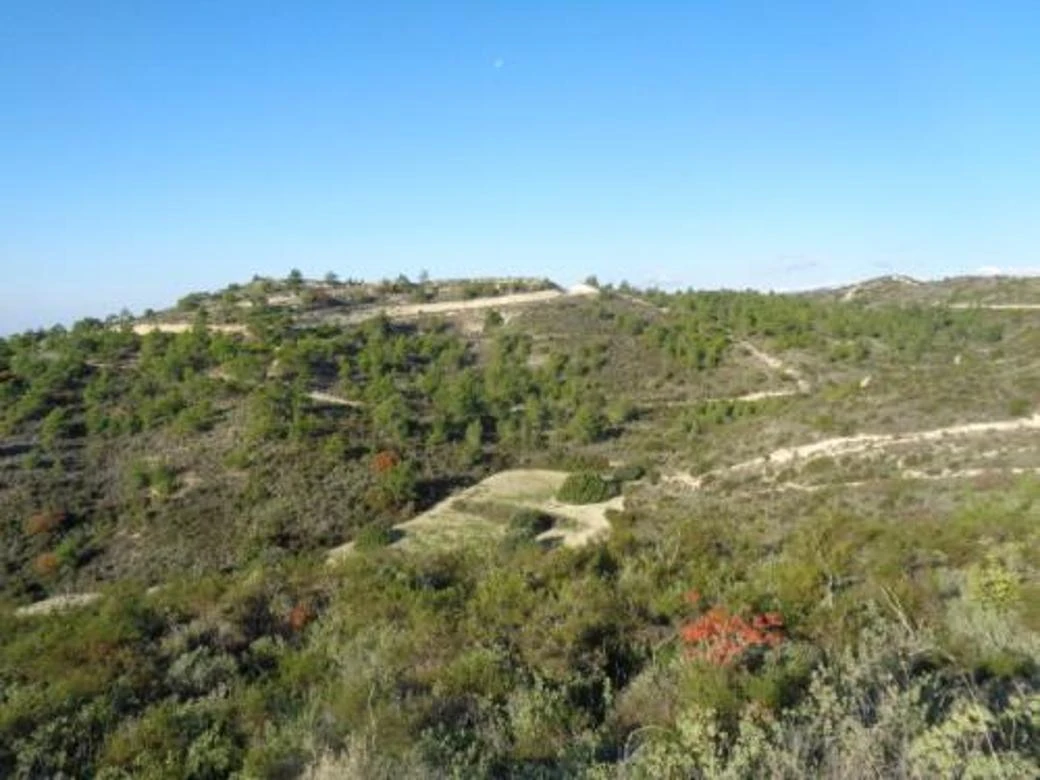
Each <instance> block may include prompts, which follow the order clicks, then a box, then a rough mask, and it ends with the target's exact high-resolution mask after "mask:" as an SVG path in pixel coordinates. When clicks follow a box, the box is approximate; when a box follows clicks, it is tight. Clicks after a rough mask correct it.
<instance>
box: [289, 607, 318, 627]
mask: <svg viewBox="0 0 1040 780" xmlns="http://www.w3.org/2000/svg"><path fill="white" fill-rule="evenodd" d="M314 618H315V614H314V610H313V609H311V607H310V605H309V604H305V603H303V602H300V603H298V604H297V605H296V606H294V607H293V608H292V609H291V610H290V611H289V628H291V629H292V630H293V631H302V630H303V629H304V628H306V627H307V624H308V623H310V622H311V621H312V620H314Z"/></svg>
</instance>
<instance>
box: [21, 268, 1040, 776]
mask: <svg viewBox="0 0 1040 780" xmlns="http://www.w3.org/2000/svg"><path fill="white" fill-rule="evenodd" d="M902 286H906V285H905V284H904V285H902ZM902 286H901V287H900V289H902ZM545 289H548V287H547V285H546V284H545V283H543V282H540V281H538V280H528V281H518V282H510V281H508V280H496V281H482V282H474V283H467V282H452V283H443V282H431V281H430V280H428V279H422V280H420V281H417V282H412V281H410V280H408V279H405V278H399V279H397V280H393V281H390V280H388V281H386V282H384V283H382V284H374V285H373V284H361V283H358V282H355V281H352V280H348V281H340V280H339V279H338V278H337V277H335V276H334V275H333V276H330V277H329V278H327V279H326V280H325V281H324V282H321V283H319V282H312V281H308V280H306V279H304V278H303V277H302V274H298V273H294V274H290V276H289V277H288V278H287V279H285V280H281V281H279V280H262V279H257V280H254V281H253V282H251V283H249V284H245V285H241V286H233V287H231V288H228V289H227V290H225V291H221V292H219V293H217V294H213V295H208V294H198V295H193V296H189V297H188V298H186V299H184V300H182V301H181V303H180V304H179V305H178V309H177V310H176V311H171V312H160V313H156V314H153V315H152V316H151V318H150V319H151V320H154V321H157V322H171V323H172V322H177V321H183V320H184V319H185V318H190V319H191V323H192V324H191V326H190V327H188V328H186V329H184V330H182V331H181V332H154V333H152V332H150V333H146V334H140V333H135V332H134V330H133V325H134V324H136V323H135V322H134V321H133V319H132V318H129V317H119V318H112V319H111V320H109V321H106V322H101V321H96V320H86V321H82V322H80V323H77V324H76V325H74V326H72V327H71V328H68V329H65V328H60V327H58V328H52V329H50V330H41V331H35V332H29V333H23V334H19V335H15V336H11V337H9V338H6V339H3V340H0V518H2V521H0V523H2V525H0V534H2V539H0V541H2V544H0V776H3V777H13V778H36V777H62V776H66V777H72V776H91V777H98V778H107V779H108V780H112V779H113V778H130V777H135V778H136V777H191V778H217V777H243V778H245V777H250V778H252V777H257V778H292V777H301V778H302V777H312V778H318V777H430V776H434V777H441V776H444V777H448V776H458V777H572V776H573V777H588V778H608V777H624V778H633V777H646V778H658V777H711V778H715V777H718V778H724V777H733V778H737V777H763V776H765V777H784V778H786V777H790V778H796V777H797V778H801V777H807V776H819V777H834V778H837V777H842V778H846V777H877V776H883V777H1016V778H1017V777H1033V776H1036V775H1037V770H1038V767H1040V720H1038V716H1037V713H1038V712H1040V665H1038V664H1040V610H1038V606H1037V605H1040V576H1038V572H1040V537H1038V534H1040V531H1038V529H1040V522H1038V521H1040V481H1038V479H1037V476H1035V472H1034V470H1035V469H1036V468H1037V467H1040V451H1038V449H1037V444H1036V439H1035V436H1034V435H1032V434H1033V433H1034V432H1033V431H1032V430H1031V429H1027V428H1015V427H1013V426H1010V425H1001V426H997V427H991V428H987V429H985V430H983V431H980V432H976V433H973V434H972V435H970V436H967V435H964V436H939V435H930V436H929V437H927V438H925V439H922V440H915V439H913V438H912V437H906V436H905V434H906V433H907V432H912V431H935V430H937V429H940V428H942V427H947V426H957V425H961V426H963V425H965V424H967V423H976V422H988V421H1017V422H1018V423H1028V422H1029V421H1031V420H1032V419H1033V418H1032V417H1031V415H1033V414H1035V411H1036V410H1035V409H1034V408H1033V407H1032V406H1031V405H1030V403H1031V402H1030V401H1029V399H1035V398H1037V397H1040V395H1038V392H1040V368H1038V366H1037V364H1036V361H1035V359H1034V357H1035V354H1037V349H1040V342H1038V341H1037V329H1036V328H1035V319H1029V318H1030V317H1034V318H1035V316H1037V315H1033V314H1030V313H1029V312H1028V311H1024V312H1023V311H1003V310H985V309H978V308H971V309H959V308H950V307H947V306H943V305H932V303H931V302H930V300H929V303H928V305H919V302H918V297H920V296H925V293H923V292H915V293H914V295H915V296H917V297H913V298H907V297H906V296H903V297H899V298H898V299H893V302H889V303H886V302H885V299H884V296H883V295H882V294H881V293H878V292H877V291H872V290H867V289H865V291H864V293H863V295H862V296H859V295H853V296H849V297H848V298H847V299H846V296H845V295H844V293H841V294H830V293H828V294H820V295H800V296H787V295H760V294H756V293H738V292H727V293H695V292H683V293H674V294H665V293H661V292H657V291H638V290H634V289H632V288H630V287H628V286H627V285H623V286H620V287H617V288H615V287H612V286H610V285H599V287H598V294H596V295H587V296H580V297H579V296H570V297H569V296H560V297H557V298H553V299H552V300H548V299H546V302H544V303H539V304H537V305H531V306H529V307H527V308H524V309H513V310H510V313H509V316H508V317H504V316H497V317H496V316H490V315H489V314H488V313H487V312H486V311H483V310H481V311H479V312H478V313H477V314H476V315H473V314H465V313H463V314H459V315H458V318H455V319H453V318H451V317H446V318H443V319H441V318H418V319H416V318H414V317H413V318H411V319H410V320H408V321H403V320H395V319H392V318H390V317H388V316H379V315H377V314H375V313H374V312H373V314H372V316H371V317H369V318H367V319H364V320H362V319H360V317H359V315H358V314H357V313H358V312H365V311H369V310H370V309H378V308H379V307H380V306H381V305H383V304H386V303H388V302H391V303H394V304H398V303H400V304H402V305H403V304H405V303H408V302H415V301H419V300H465V299H470V300H475V299H477V298H479V297H482V296H489V295H491V296H495V297H496V298H497V297H500V296H501V295H504V294H507V293H510V292H530V291H537V290H545ZM885 289H887V288H885ZM964 289H966V288H962V287H957V288H956V290H957V291H958V292H957V295H958V296H959V299H960V298H963V297H964V296H965V295H966V293H964ZM1015 289H1016V290H1017V288H1015ZM945 294H946V293H943V295H945ZM985 295H986V296H988V297H987V300H990V299H992V296H993V295H995V292H994V291H993V290H991V289H989V288H987V289H986V291H985ZM925 297H927V296H925ZM922 300H923V298H922ZM493 311H495V312H497V311H498V309H494V310H493ZM336 313H339V314H344V313H350V314H351V316H358V317H359V318H358V320H357V321H350V322H346V323H345V324H344V323H342V322H341V323H340V324H338V325H334V324H332V322H333V320H332V319H330V318H331V317H332V315H334V314H336ZM216 323H221V324H227V325H242V326H245V327H246V328H247V331H246V332H237V331H228V330H225V331H221V330H218V329H215V328H213V327H211V326H212V325H213V324H216ZM747 344H751V345H752V346H753V347H754V349H755V350H758V351H760V352H761V354H763V355H765V356H766V357H767V358H769V360H768V361H766V360H763V359H762V357H761V356H756V355H755V354H754V353H753V352H752V351H750V350H749V349H748V348H747V346H746V345H747ZM866 377H869V378H870V379H869V381H867V382H864V379H865V378H866ZM787 389H790V390H792V391H793V392H791V393H784V394H775V395H768V396H767V395H761V396H752V398H751V399H750V400H749V399H748V398H747V397H746V396H747V395H748V394H754V393H756V392H757V391H770V392H774V393H775V392H776V391H780V390H787ZM315 393H319V394H324V395H319V396H318V398H317V399H315V398H314V397H313V394H315ZM326 397H333V398H336V399H342V400H344V401H346V402H349V403H328V402H323V401H322V400H321V399H322V398H326ZM860 434H872V435H876V436H878V437H885V436H890V435H891V434H904V436H903V437H901V438H900V439H899V440H898V441H897V440H894V439H891V438H888V439H884V441H885V446H883V447H869V446H867V445H866V444H862V446H859V445H857V448H851V449H848V450H847V451H842V452H836V453H826V452H816V451H813V452H814V453H815V454H814V455H813V456H812V458H804V459H803V458H799V457H794V456H792V457H790V458H786V457H785V458H783V459H781V458H778V457H777V458H774V459H773V460H772V461H771V460H770V459H769V457H767V456H768V455H770V453H776V452H778V451H791V450H792V448H794V449H797V448H798V447H800V446H801V447H804V446H805V445H807V444H810V443H814V442H820V441H822V440H825V439H828V438H833V437H838V436H854V435H860ZM878 440H881V439H878ZM752 461H753V462H754V463H755V464H756V465H755V467H754V468H751V467H749V468H736V469H734V468H732V467H733V466H734V465H736V464H741V463H746V462H752ZM622 488H624V490H623V492H622ZM561 542H562V543H561ZM344 544H348V545H349V554H344V555H338V556H335V557H334V558H333V560H332V561H331V563H330V562H329V561H328V552H329V550H330V549H332V548H334V547H337V546H340V545H344ZM340 549H343V548H340ZM45 599H52V600H51V601H45ZM33 604H36V605H37V606H38V607H41V605H45V606H46V609H44V608H42V607H41V608H39V609H35V610H33V609H26V608H27V607H31V605H33Z"/></svg>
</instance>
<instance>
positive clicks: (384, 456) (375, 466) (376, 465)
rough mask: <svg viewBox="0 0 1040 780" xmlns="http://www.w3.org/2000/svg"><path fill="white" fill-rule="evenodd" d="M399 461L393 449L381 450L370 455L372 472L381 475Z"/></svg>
mask: <svg viewBox="0 0 1040 780" xmlns="http://www.w3.org/2000/svg"><path fill="white" fill-rule="evenodd" d="M400 462H401V458H400V457H399V456H398V454H397V453H396V452H394V451H393V450H383V451H382V452H377V453H376V454H375V455H373V456H372V473H373V474H378V475H382V474H385V473H386V472H388V471H390V470H391V469H392V468H393V467H394V466H396V465H397V464H398V463H400Z"/></svg>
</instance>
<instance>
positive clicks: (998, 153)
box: [0, 0, 1040, 332]
mask: <svg viewBox="0 0 1040 780" xmlns="http://www.w3.org/2000/svg"><path fill="white" fill-rule="evenodd" d="M1038 42H1040V3H1038V2H1036V0H1029V1H1027V2H1013V1H1012V0H1002V1H1001V2H998V3H992V2H976V3H958V2H949V1H946V2H913V1H912V0H901V1H900V2H869V3H866V2H848V3H841V2H819V3H794V2H783V3H777V2H760V3H750V2H693V0H690V1H689V2H681V3H679V2H677V3H653V2H639V3H636V2H632V3H606V2H604V3H566V2H562V0H555V1H554V2H543V3H539V2H511V3H488V2H482V3H473V4H454V3H443V4H432V3H414V4H411V3H392V2H386V3H360V2H358V3H349V2H348V3H344V2H336V3H328V4H322V3H319V2H310V3H268V2H261V1H259V0H252V1H251V2H248V3H237V2H230V1H229V2H220V3H192V2H177V3H160V2H149V3H140V2H126V3H122V2H115V0H107V2H101V3H85V2H78V1H77V2H68V3H60V2H45V0H40V2H13V1H12V0H7V1H6V2H5V1H4V0H0V266H2V269H3V274H4V282H3V285H2V287H0V332H6V331H10V330H12V329H15V328H23V327H30V326H36V325H45V324H50V323H52V322H54V321H69V320H70V319H72V318H75V317H79V316H85V315H97V316H104V315H105V314H108V313H111V312H114V311H118V310H119V309H120V308H121V307H122V306H124V305H126V306H128V307H130V308H131V309H133V310H135V311H139V310H140V309H142V308H144V307H146V306H156V307H157V306H161V305H164V304H168V303H171V302H172V301H173V300H175V299H176V298H177V297H179V296H180V295H182V294H184V293H186V292H189V291H191V290H198V289H210V288H213V287H216V286H221V285H224V284H226V283H228V282H232V281H243V280H247V279H248V278H250V277H251V276H252V275H253V274H254V273H261V274H274V275H284V274H285V273H286V272H287V271H288V270H289V269H290V268H292V267H299V268H300V269H302V270H303V271H304V272H305V273H306V274H308V275H315V276H317V275H321V274H324V272H325V271H327V270H335V271H337V272H338V273H339V274H340V275H341V276H355V277H366V278H380V277H383V276H395V275H397V274H398V273H401V272H403V273H406V274H409V275H411V276H415V275H416V274H418V273H419V271H420V270H421V269H427V270H428V271H429V272H430V273H431V275H433V276H457V275H481V274H496V275H497V274H536V275H547V276H550V277H552V278H554V279H557V280H558V281H561V282H571V281H575V280H577V279H580V278H583V277H584V276H585V275H587V274H589V273H595V274H598V275H599V277H600V278H601V279H603V280H614V281H619V280H621V279H627V280H629V281H631V282H633V283H637V284H641V285H642V284H658V285H662V286H664V285H682V286H686V285H692V286H696V287H716V286H729V287H746V286H753V287H760V288H776V289H791V288H798V287H806V286H812V285H819V284H826V283H832V282H839V281H846V280H853V279H857V278H862V277H867V276H872V275H878V274H881V273H887V272H892V271H896V272H902V273H908V274H914V275H919V276H941V275H945V274H954V273H965V272H973V271H976V270H978V269H980V268H983V267H999V268H1003V269H1018V270H1033V271H1036V270H1038V268H1040V248H1038V247H1040V43H1038Z"/></svg>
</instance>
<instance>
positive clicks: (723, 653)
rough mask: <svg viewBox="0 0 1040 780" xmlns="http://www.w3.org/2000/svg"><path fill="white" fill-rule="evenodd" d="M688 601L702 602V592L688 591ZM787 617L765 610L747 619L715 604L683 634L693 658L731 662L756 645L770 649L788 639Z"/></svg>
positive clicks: (717, 663) (688, 624)
mask: <svg viewBox="0 0 1040 780" xmlns="http://www.w3.org/2000/svg"><path fill="white" fill-rule="evenodd" d="M686 600H687V602H689V603H691V604H699V603H700V594H698V593H697V592H696V591H691V592H690V593H688V594H686ZM783 631H784V618H783V616H782V615H781V614H780V613H779V612H765V613H762V614H759V615H752V616H751V618H750V619H745V618H743V617H741V616H740V615H735V614H733V613H731V612H729V611H728V610H727V609H725V608H724V607H712V608H711V609H709V610H708V611H707V612H705V613H704V614H703V615H701V616H700V617H699V618H697V619H696V620H694V621H693V622H691V623H687V624H686V625H684V626H683V627H682V628H681V629H680V631H679V635H680V636H681V637H682V640H683V642H684V643H685V644H686V645H687V652H688V653H689V655H690V657H691V658H696V659H698V660H702V661H707V662H708V663H710V664H714V665H716V666H730V665H732V664H733V663H735V662H737V661H739V660H740V659H741V658H743V657H744V656H745V654H746V653H747V652H748V651H749V650H752V649H755V648H762V649H768V648H772V647H776V646H778V645H779V644H780V643H781V642H783V641H784V634H783Z"/></svg>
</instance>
